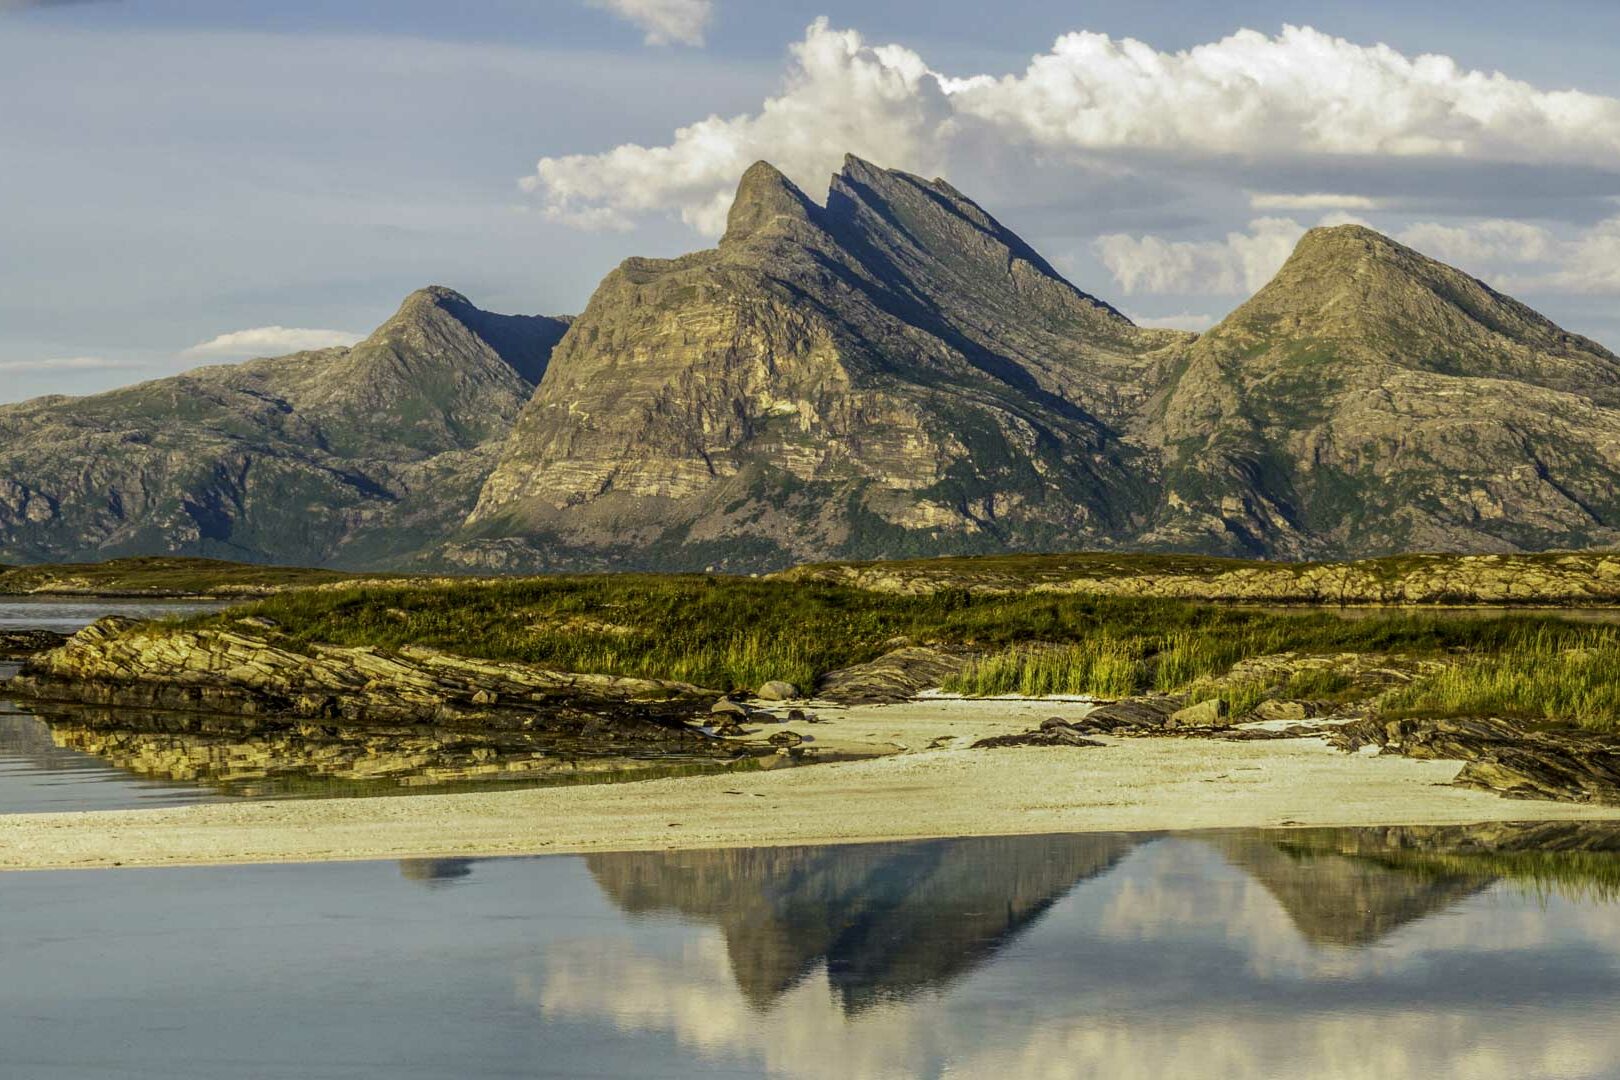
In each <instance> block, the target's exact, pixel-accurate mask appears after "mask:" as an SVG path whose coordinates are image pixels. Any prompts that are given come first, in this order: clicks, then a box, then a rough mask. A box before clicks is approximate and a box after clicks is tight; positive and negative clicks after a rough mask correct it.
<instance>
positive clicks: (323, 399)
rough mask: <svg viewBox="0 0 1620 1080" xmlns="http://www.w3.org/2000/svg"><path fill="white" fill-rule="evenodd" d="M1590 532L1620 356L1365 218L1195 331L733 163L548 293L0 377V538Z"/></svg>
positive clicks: (854, 183)
mask: <svg viewBox="0 0 1620 1080" xmlns="http://www.w3.org/2000/svg"><path fill="white" fill-rule="evenodd" d="M1617 539H1620V358H1617V357H1616V356H1615V355H1614V354H1613V353H1610V352H1609V351H1607V350H1606V349H1604V348H1603V347H1601V346H1600V345H1598V344H1597V343H1595V342H1592V341H1589V340H1587V339H1585V338H1582V337H1579V336H1577V335H1574V334H1571V333H1568V332H1566V331H1564V330H1562V329H1560V328H1559V327H1557V326H1555V325H1554V324H1553V323H1551V322H1550V321H1548V320H1547V319H1545V318H1543V317H1541V316H1540V315H1538V314H1537V313H1536V312H1534V311H1532V310H1531V309H1530V308H1528V307H1526V306H1525V305H1523V304H1520V303H1518V302H1517V301H1514V300H1512V299H1510V298H1508V297H1506V296H1503V295H1501V294H1500V293H1497V292H1495V291H1494V290H1492V289H1491V288H1489V287H1488V286H1486V285H1484V284H1483V283H1481V282H1479V281H1477V280H1475V279H1473V278H1471V277H1469V276H1468V275H1466V274H1464V273H1462V272H1461V271H1458V270H1455V269H1453V268H1451V267H1449V266H1446V265H1444V264H1443V263H1440V262H1437V261H1435V260H1432V259H1429V258H1426V257H1425V256H1423V255H1421V254H1419V253H1418V252H1415V251H1413V250H1411V249H1409V248H1406V247H1404V246H1402V245H1400V244H1398V243H1396V242H1395V241H1393V240H1390V239H1389V238H1387V237H1385V236H1382V235H1380V234H1378V233H1376V232H1374V231H1372V230H1370V229H1366V228H1362V227H1359V226H1349V225H1347V226H1340V227H1334V228H1322V229H1316V230H1313V231H1311V232H1310V233H1308V234H1307V235H1306V236H1305V237H1304V238H1303V239H1302V240H1301V241H1300V243H1299V245H1298V248H1297V249H1296V250H1295V252H1294V254H1293V255H1292V257H1291V258H1290V259H1289V260H1288V262H1287V264H1286V265H1285V266H1284V267H1283V268H1282V270H1281V271H1280V272H1279V273H1278V274H1277V276H1276V277H1275V278H1274V279H1273V280H1272V281H1271V282H1270V283H1269V284H1268V285H1266V286H1265V287H1264V288H1263V289H1262V290H1260V292H1259V293H1257V294H1256V295H1255V296H1254V297H1253V298H1252V299H1250V300H1249V301H1248V302H1247V303H1245V304H1244V305H1243V306H1242V307H1240V308H1238V309H1237V310H1236V311H1234V312H1233V313H1232V314H1231V315H1230V316H1228V317H1227V318H1226V319H1225V320H1224V321H1222V322H1221V323H1220V324H1219V325H1217V326H1216V327H1214V328H1213V329H1211V330H1209V331H1208V332H1206V333H1204V334H1202V335H1194V334H1189V333H1181V332H1177V331H1166V330H1150V329H1145V328H1142V327H1138V326H1136V325H1134V324H1133V323H1132V322H1131V321H1130V320H1129V319H1128V318H1126V317H1125V316H1124V315H1122V314H1121V313H1120V312H1119V311H1117V310H1116V309H1114V308H1113V307H1111V306H1109V305H1108V304H1107V303H1106V302H1104V301H1102V300H1099V299H1097V298H1096V297H1093V296H1090V295H1088V294H1086V293H1084V292H1082V291H1080V290H1079V289H1077V288H1076V287H1075V286H1074V285H1072V284H1070V283H1069V282H1068V281H1066V280H1065V279H1064V278H1063V276H1062V275H1061V274H1059V273H1058V272H1057V271H1056V270H1055V269H1054V268H1053V266H1052V265H1051V264H1050V263H1049V262H1047V261H1046V260H1045V259H1043V258H1042V257H1041V256H1040V255H1039V254H1038V253H1037V252H1036V251H1035V250H1034V249H1032V248H1031V247H1030V246H1029V245H1028V244H1026V243H1025V242H1024V241H1022V240H1021V239H1019V238H1018V237H1017V236H1015V235H1014V234H1013V233H1011V232H1010V231H1009V230H1007V229H1006V228H1005V227H1004V226H1002V225H1001V224H1000V223H999V222H997V221H996V220H995V219H994V218H993V217H991V216H990V215H989V214H988V213H986V212H985V211H984V210H983V209H982V208H980V207H979V206H978V205H976V204H975V203H974V202H973V201H972V200H970V199H969V198H967V197H966V196H965V195H963V194H962V193H961V192H959V191H957V190H956V189H954V188H953V187H951V186H950V185H949V184H948V183H946V182H945V181H943V180H924V179H922V178H920V177H916V176H911V175H908V174H905V173H902V172H896V171H891V170H885V169H881V168H878V167H876V166H873V165H871V164H869V163H867V162H865V161H861V160H859V159H857V158H853V157H852V158H849V159H847V160H846V162H845V164H844V167H843V168H842V170H841V171H840V172H839V173H838V174H837V175H836V176H834V177H833V180H832V183H831V186H830V189H829V191H828V194H827V198H826V200H825V202H824V203H817V202H815V201H813V200H812V199H810V198H809V197H807V196H806V195H805V194H804V192H802V191H800V190H799V189H798V188H797V187H795V186H794V185H793V184H792V182H790V181H789V180H788V179H787V178H786V177H785V176H783V175H782V174H781V173H780V172H779V171H777V170H776V169H775V168H773V167H771V166H770V165H768V164H766V163H763V162H761V163H759V164H756V165H755V166H753V167H752V168H750V169H749V170H748V172H747V173H746V174H745V175H744V176H743V178H742V181H741V184H740V186H739V188H738V192H737V198H736V200H735V202H734V204H733V207H732V210H731V213H730V218H729V222H728V227H727V229H726V232H725V235H724V237H723V238H722V239H721V240H720V242H719V245H718V246H717V247H716V248H714V249H712V250H708V251H701V252H697V253H694V254H691V255H686V256H683V257H681V258H678V259H669V260H655V259H639V258H633V259H629V260H627V261H626V262H625V263H623V264H622V265H621V266H620V267H619V268H618V269H616V270H615V271H613V272H612V273H611V274H609V275H608V277H607V278H606V279H605V280H604V281H603V282H602V283H601V285H600V286H599V287H598V289H597V290H596V293H595V295H594V296H593V297H592V298H591V300H590V303H589V304H588V306H587V307H586V309H585V311H584V313H583V314H581V315H580V316H579V317H578V318H575V319H567V318H545V317H528V316H506V315H495V314H491V313H488V312H484V311H481V310H479V309H478V308H476V307H474V306H473V305H472V304H471V303H470V302H469V301H468V300H467V299H466V298H464V297H463V296H461V295H460V294H458V293H455V292H453V291H451V290H449V289H444V288H437V287H435V288H429V289H425V290H422V291H420V292H417V293H414V294H412V296H410V297H409V298H407V299H406V301H405V303H404V304H403V305H402V306H401V308H400V309H399V311H398V313H397V314H395V315H394V317H393V318H391V319H390V320H389V321H388V322H386V323H384V324H383V326H382V327H380V328H379V329H378V330H377V331H376V332H375V333H374V334H372V335H371V336H370V337H368V338H367V339H365V340H364V341H362V342H361V343H359V344H357V345H355V346H353V347H351V348H341V349H326V350H321V351H317V352H308V353H298V354H295V355H293V356H288V357H281V358H277V359H266V360H255V361H251V362H248V363H244V364H239V365H231V366H221V367H212V368H204V369H200V370H197V371H193V372H189V373H187V374H183V375H179V376H175V377H173V378H168V379H160V380H156V381H153V382H148V383H143V384H140V385H137V386H132V387H127V388H124V389H120V390H116V391H112V392H110V393H105V394H99V395H95V396H91V397H82V398H68V397H46V398H39V399H35V400H32V401H27V402H22V403H20V404H16V405H9V406H0V562H41V561H67V560H81V559H99V558H106V557H111V556H115V555H128V554H185V555H205V556H213V557H223V558H234V559H240V560H245V561H255V562H279V563H300V564H308V565H329V566H340V567H404V568H423V569H426V568H439V569H476V570H540V569H606V568H650V569H704V568H715V569H725V570H737V571H745V570H766V569H777V568H780V567H782V566H784V565H787V564H789V563H793V562H799V561H806V560H815V559H827V558H879V557H899V556H917V555H929V554H953V553H985V552H998V551H1038V550H1045V551H1051V550H1069V549H1081V548H1089V549H1109V550H1145V551H1190V552H1201V553H1207V554H1223V555H1244V556H1256V557H1267V558H1282V559H1317V558H1343V557H1365V556H1372V555H1380V554H1388V553H1395V552H1402V551H1412V550H1425V551H1485V552H1495V551H1524V550H1542V549H1548V548H1585V547H1593V546H1606V545H1612V544H1614V543H1615V542H1616V540H1617Z"/></svg>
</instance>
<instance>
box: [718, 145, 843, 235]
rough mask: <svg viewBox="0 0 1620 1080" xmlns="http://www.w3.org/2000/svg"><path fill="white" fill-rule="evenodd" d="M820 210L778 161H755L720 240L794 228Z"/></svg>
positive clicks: (743, 183)
mask: <svg viewBox="0 0 1620 1080" xmlns="http://www.w3.org/2000/svg"><path fill="white" fill-rule="evenodd" d="M820 210H821V208H820V207H818V206H816V205H815V203H813V202H811V201H810V198H809V196H807V195H805V193H804V192H803V191H801V190H799V187H798V185H796V184H794V182H793V181H792V180H789V179H788V178H787V177H786V176H785V175H783V173H782V171H781V170H780V169H778V168H777V167H776V166H775V165H772V164H771V163H770V162H768V161H756V162H754V164H752V165H750V166H749V167H748V171H747V172H745V173H743V175H742V180H741V182H739V183H738V185H737V195H736V198H735V199H733V200H732V203H731V212H730V214H729V215H728V216H727V218H726V235H725V237H724V238H723V239H722V240H721V241H720V243H721V244H722V245H732V244H739V243H742V242H743V241H745V240H748V239H750V238H751V237H754V236H757V235H760V234H762V233H767V232H785V231H791V230H792V229H794V228H796V227H797V226H800V225H803V224H808V223H811V222H813V221H815V220H816V218H817V217H818V216H819V214H820Z"/></svg>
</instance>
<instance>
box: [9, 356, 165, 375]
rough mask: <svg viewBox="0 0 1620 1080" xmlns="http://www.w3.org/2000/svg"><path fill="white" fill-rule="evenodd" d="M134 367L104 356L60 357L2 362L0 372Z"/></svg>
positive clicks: (100, 369)
mask: <svg viewBox="0 0 1620 1080" xmlns="http://www.w3.org/2000/svg"><path fill="white" fill-rule="evenodd" d="M132 366H134V365H132V364H130V363H128V362H127V361H123V360H109V359H107V358H106V357H104V356H60V357H56V358H54V359H50V360H4V361H0V371H16V372H38V371H109V370H112V369H114V368H127V367H132Z"/></svg>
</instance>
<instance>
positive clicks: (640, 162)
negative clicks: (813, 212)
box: [523, 19, 951, 235]
mask: <svg viewBox="0 0 1620 1080" xmlns="http://www.w3.org/2000/svg"><path fill="white" fill-rule="evenodd" d="M792 53H793V62H792V66H791V70H790V72H789V74H788V79H787V86H786V88H785V90H784V92H783V93H782V94H781V95H780V96H778V97H774V98H771V99H770V100H768V101H766V102H765V104H764V106H763V108H761V110H760V111H759V112H758V113H755V114H753V115H748V116H737V117H732V118H730V119H722V118H721V117H718V116H711V117H709V118H708V119H707V120H701V121H699V122H698V123H695V124H692V125H690V126H689V127H684V128H681V129H680V130H678V131H676V132H675V137H674V139H673V141H672V142H671V143H670V144H669V145H668V146H654V147H648V146H637V145H634V144H626V145H624V146H619V147H617V148H615V149H613V150H610V151H608V152H606V153H603V154H576V155H571V156H568V157H548V158H542V159H541V160H540V162H539V164H538V166H537V167H536V170H535V172H534V174H533V175H532V176H529V177H527V178H525V180H524V182H523V183H524V187H525V188H527V189H528V190H530V191H533V192H535V193H537V194H538V195H539V196H540V197H541V199H542V200H543V204H544V206H545V210H546V213H547V215H548V216H549V217H551V218H552V219H554V220H557V221H562V222H565V223H568V224H571V225H579V226H585V227H594V228H623V227H625V226H626V225H627V223H628V221H629V215H631V214H635V213H642V212H646V211H650V210H664V209H673V210H677V211H679V213H680V215H681V218H682V220H684V221H685V222H686V223H687V224H688V225H691V226H692V227H693V228H695V229H697V230H699V231H700V232H703V233H706V234H709V235H718V234H719V233H721V232H722V231H724V229H725V222H726V212H727V210H729V209H730V207H731V197H732V193H733V190H734V188H735V187H736V184H737V180H738V179H739V178H740V177H741V176H742V174H743V172H744V170H746V169H747V168H748V166H749V165H751V164H753V163H754V162H755V161H757V160H759V159H761V158H768V159H769V160H770V161H772V162H773V163H774V164H775V165H776V166H777V168H779V169H781V170H782V171H783V172H785V173H786V174H787V175H788V176H790V177H791V178H792V179H793V180H794V181H795V182H797V183H799V184H800V185H801V186H804V187H806V188H808V189H809V190H811V191H814V190H815V187H816V185H817V184H818V183H820V182H822V181H824V180H825V178H826V176H827V174H828V173H830V172H831V171H832V170H833V169H834V168H835V167H836V166H837V164H838V162H839V161H841V160H842V159H843V155H844V154H845V153H846V152H849V153H855V154H859V155H861V156H862V157H872V158H875V159H877V160H880V161H882V162H884V163H885V164H887V165H891V166H895V167H899V168H912V169H924V168H927V167H929V166H930V165H937V164H938V163H939V161H940V157H939V154H938V151H939V149H940V148H942V146H943V141H944V140H943V139H942V134H943V133H942V127H943V126H944V125H945V124H946V123H947V122H948V121H949V120H950V118H951V112H950V107H949V104H948V103H947V100H946V95H945V92H944V90H943V89H942V88H941V87H940V85H939V82H938V80H937V79H936V78H935V77H934V76H933V74H932V73H931V72H929V70H928V67H927V65H926V64H924V63H923V61H922V58H921V57H919V56H918V55H917V54H916V53H914V52H911V51H910V50H909V49H903V48H899V47H898V46H885V47H881V48H873V47H871V46H869V45H867V44H866V43H865V42H864V41H863V39H862V38H861V36H860V35H859V34H857V33H854V32H852V31H838V30H833V29H831V28H830V27H829V26H828V24H827V21H826V20H825V19H818V20H817V21H816V22H815V23H814V24H813V25H812V26H811V27H810V29H809V31H808V32H807V33H806V35H805V38H804V40H803V41H801V42H799V43H797V44H795V45H794V46H793V49H792Z"/></svg>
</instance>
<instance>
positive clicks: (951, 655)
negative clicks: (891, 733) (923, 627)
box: [816, 645, 972, 705]
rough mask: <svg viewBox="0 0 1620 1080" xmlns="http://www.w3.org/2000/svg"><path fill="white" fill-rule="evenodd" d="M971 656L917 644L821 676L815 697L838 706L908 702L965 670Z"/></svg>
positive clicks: (958, 651)
mask: <svg viewBox="0 0 1620 1080" xmlns="http://www.w3.org/2000/svg"><path fill="white" fill-rule="evenodd" d="M971 655H972V654H971V653H968V652H966V651H965V650H945V649H931V648H927V647H925V646H920V645H913V646H909V647H906V648H901V649H895V650H894V651H893V652H889V653H885V654H884V655H882V656H880V657H878V658H877V659H876V660H872V661H870V662H868V663H865V664H856V665H854V666H853V667H847V668H843V669H841V670H839V671H833V672H829V673H828V674H826V675H824V676H822V678H821V681H820V683H819V684H818V685H817V686H816V696H817V697H821V698H825V699H826V700H828V701H833V702H837V703H838V704H840V705H891V704H894V703H896V702H901V701H910V700H911V699H912V698H913V697H915V696H916V695H917V693H918V692H919V691H922V690H927V689H930V688H932V687H937V686H939V685H940V684H942V683H943V682H944V681H945V680H946V679H947V678H949V677H950V676H952V675H955V674H956V673H958V672H959V671H961V670H962V669H963V668H965V667H967V664H968V660H969V659H970V658H971Z"/></svg>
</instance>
